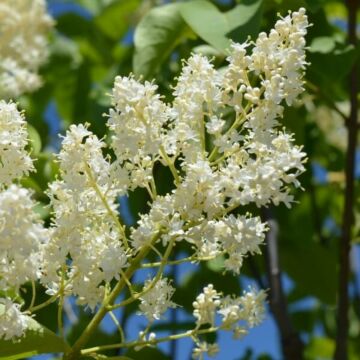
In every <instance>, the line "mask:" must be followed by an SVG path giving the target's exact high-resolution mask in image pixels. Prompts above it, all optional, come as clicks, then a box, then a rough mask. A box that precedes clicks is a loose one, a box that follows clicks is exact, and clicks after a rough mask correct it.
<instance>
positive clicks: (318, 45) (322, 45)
mask: <svg viewBox="0 0 360 360" xmlns="http://www.w3.org/2000/svg"><path fill="white" fill-rule="evenodd" d="M335 46H336V41H335V39H334V38H333V37H331V36H319V37H316V38H315V39H314V40H313V41H312V43H311V45H310V49H309V51H310V52H319V53H322V54H326V53H329V52H331V51H333V50H334V49H335Z"/></svg>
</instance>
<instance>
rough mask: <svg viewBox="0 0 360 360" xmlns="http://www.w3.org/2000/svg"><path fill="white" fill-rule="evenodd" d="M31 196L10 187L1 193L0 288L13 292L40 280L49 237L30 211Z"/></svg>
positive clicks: (34, 214) (31, 209) (36, 216)
mask: <svg viewBox="0 0 360 360" xmlns="http://www.w3.org/2000/svg"><path fill="white" fill-rule="evenodd" d="M34 205H35V203H34V201H33V200H32V199H31V192H30V191H29V190H27V189H24V188H21V187H19V186H18V185H14V184H13V185H10V186H9V187H8V188H7V189H5V190H3V191H1V192H0V250H1V251H0V288H2V289H8V288H16V289H18V288H19V286H20V285H22V284H23V283H25V282H27V281H31V280H37V279H38V278H39V277H40V269H41V266H42V255H43V246H44V244H45V243H46V242H47V241H48V237H49V233H48V231H47V229H45V228H44V226H43V223H42V222H41V220H40V219H39V216H38V214H36V213H35V212H34V210H33V208H34Z"/></svg>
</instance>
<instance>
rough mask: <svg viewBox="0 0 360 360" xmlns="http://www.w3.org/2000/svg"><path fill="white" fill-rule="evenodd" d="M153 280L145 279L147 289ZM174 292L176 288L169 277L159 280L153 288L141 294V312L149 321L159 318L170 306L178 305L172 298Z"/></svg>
mask: <svg viewBox="0 0 360 360" xmlns="http://www.w3.org/2000/svg"><path fill="white" fill-rule="evenodd" d="M152 281H153V280H151V279H150V280H147V281H145V284H144V289H146V288H147V287H148V286H149V285H150V284H151V282H152ZM174 292H175V289H174V288H173V287H172V286H171V284H170V282H169V280H168V279H167V278H162V279H160V280H158V281H157V282H156V284H155V285H154V287H153V288H152V289H151V290H149V291H148V292H146V293H145V294H144V295H142V296H141V298H140V301H141V303H140V305H139V309H140V311H141V313H143V314H144V315H145V316H146V317H147V318H148V320H149V321H154V320H159V319H160V318H161V315H162V314H164V313H165V312H166V310H167V309H168V308H171V307H172V308H174V307H176V304H175V303H173V302H172V301H171V300H170V299H171V297H172V296H173V294H174Z"/></svg>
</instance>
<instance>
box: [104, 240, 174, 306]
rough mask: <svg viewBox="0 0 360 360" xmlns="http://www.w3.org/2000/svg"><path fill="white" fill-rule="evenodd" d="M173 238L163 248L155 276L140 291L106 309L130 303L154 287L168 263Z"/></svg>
mask: <svg viewBox="0 0 360 360" xmlns="http://www.w3.org/2000/svg"><path fill="white" fill-rule="evenodd" d="M175 240H176V238H175V237H174V238H172V239H171V240H170V242H169V245H168V247H167V248H166V250H165V254H164V256H163V258H162V260H161V262H160V267H159V269H158V271H157V273H156V276H155V277H154V279H153V280H152V281H151V283H150V284H149V285H148V286H147V287H146V288H145V289H144V290H143V291H141V292H140V293H138V294H135V295H132V296H131V297H130V298H128V299H126V300H124V301H122V302H121V303H119V304H115V305H113V306H110V307H108V309H111V310H115V309H118V308H120V307H123V306H125V305H128V304H131V303H132V302H134V301H136V300H138V299H139V298H141V296H143V295H145V294H146V293H148V292H149V291H150V290H151V289H153V288H154V286H155V285H156V283H157V282H158V281H159V280H160V278H161V275H162V274H163V271H164V268H165V266H166V265H168V262H167V260H168V258H169V256H170V254H171V251H172V249H173V247H174V244H175Z"/></svg>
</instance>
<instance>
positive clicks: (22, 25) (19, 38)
mask: <svg viewBox="0 0 360 360" xmlns="http://www.w3.org/2000/svg"><path fill="white" fill-rule="evenodd" d="M52 24H53V20H52V19H51V17H50V16H49V15H48V14H47V12H46V2H45V0H2V1H1V2H0V34H1V37H0V98H16V97H18V96H19V95H21V94H23V93H24V92H28V91H33V90H36V89H37V88H38V87H39V86H40V84H41V79H40V77H39V75H38V74H37V72H38V70H39V67H40V66H41V65H42V64H43V63H44V62H45V61H46V59H47V57H48V50H47V45H48V42H47V37H48V33H49V30H50V28H51V27H52Z"/></svg>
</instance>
